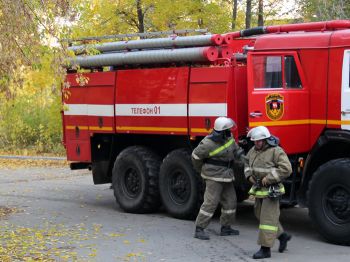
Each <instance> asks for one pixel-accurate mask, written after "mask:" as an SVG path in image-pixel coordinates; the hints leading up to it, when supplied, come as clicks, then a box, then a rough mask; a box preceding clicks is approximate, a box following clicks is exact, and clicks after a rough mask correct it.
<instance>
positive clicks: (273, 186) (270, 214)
mask: <svg viewBox="0 0 350 262" xmlns="http://www.w3.org/2000/svg"><path fill="white" fill-rule="evenodd" d="M247 136H248V137H250V139H251V140H252V141H254V145H255V146H254V147H253V148H251V149H250V151H249V152H248V154H247V156H246V163H245V166H244V173H245V176H246V178H247V179H248V180H249V181H250V182H251V183H252V184H253V186H252V188H251V189H250V191H249V194H251V195H253V196H255V205H254V213H255V216H256V217H257V219H258V220H259V238H258V245H260V246H261V248H260V250H259V251H258V252H256V253H255V254H254V255H253V258H254V259H261V258H268V257H271V247H272V246H273V244H274V242H275V239H276V238H278V239H279V241H280V245H279V249H278V250H279V252H281V253H282V252H283V251H284V250H285V249H286V247H287V242H288V241H289V240H290V239H291V236H290V235H289V234H287V233H285V232H284V231H283V228H282V226H281V224H280V222H279V216H280V201H279V197H280V196H281V195H282V194H284V193H285V191H284V187H283V184H282V183H281V181H282V180H283V179H285V178H287V177H288V176H289V175H290V174H291V172H292V167H291V164H290V162H289V159H288V157H287V155H286V153H285V152H284V151H283V149H282V148H281V147H279V146H278V144H279V140H278V138H276V137H274V136H271V134H270V132H269V130H268V129H267V128H266V127H264V126H258V127H255V128H253V129H251V130H250V131H249V132H248V135H247Z"/></svg>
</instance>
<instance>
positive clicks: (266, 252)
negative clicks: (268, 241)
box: [253, 246, 271, 259]
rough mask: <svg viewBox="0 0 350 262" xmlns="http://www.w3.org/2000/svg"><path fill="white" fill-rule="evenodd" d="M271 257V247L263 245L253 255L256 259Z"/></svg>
mask: <svg viewBox="0 0 350 262" xmlns="http://www.w3.org/2000/svg"><path fill="white" fill-rule="evenodd" d="M268 257H271V250H270V248H269V247H263V246H261V248H260V250H259V251H258V252H256V253H255V254H254V255H253V258H254V259H262V258H268Z"/></svg>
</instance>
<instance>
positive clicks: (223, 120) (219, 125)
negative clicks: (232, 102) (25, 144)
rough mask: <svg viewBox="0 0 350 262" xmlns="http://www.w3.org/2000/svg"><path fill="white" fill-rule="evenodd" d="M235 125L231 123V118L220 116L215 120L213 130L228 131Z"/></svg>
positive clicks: (233, 122)
mask: <svg viewBox="0 0 350 262" xmlns="http://www.w3.org/2000/svg"><path fill="white" fill-rule="evenodd" d="M235 125H236V123H235V121H233V120H232V119H231V118H227V117H223V116H221V117H218V118H217V119H216V120H215V123H214V130H215V131H223V130H226V129H230V128H232V127H233V126H235Z"/></svg>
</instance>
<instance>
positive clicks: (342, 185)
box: [308, 158, 350, 245]
mask: <svg viewBox="0 0 350 262" xmlns="http://www.w3.org/2000/svg"><path fill="white" fill-rule="evenodd" d="M308 206H309V215H310V217H311V219H312V221H313V222H314V223H315V226H316V228H317V229H318V231H319V233H320V234H321V235H322V236H323V237H324V238H325V239H326V240H328V241H330V242H332V243H335V244H341V245H349V244H350V159H349V158H341V159H334V160H331V161H329V162H327V163H325V164H323V165H322V166H320V167H319V168H318V169H317V170H316V172H315V173H314V175H313V177H312V180H311V181H310V187H309V191H308Z"/></svg>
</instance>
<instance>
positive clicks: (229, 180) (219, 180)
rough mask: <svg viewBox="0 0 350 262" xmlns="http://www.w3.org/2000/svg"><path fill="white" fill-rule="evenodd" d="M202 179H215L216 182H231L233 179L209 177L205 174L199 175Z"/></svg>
mask: <svg viewBox="0 0 350 262" xmlns="http://www.w3.org/2000/svg"><path fill="white" fill-rule="evenodd" d="M201 176H202V177H203V178H204V179H208V180H212V181H216V182H231V181H233V178H221V177H210V176H206V175H203V174H202V175H201Z"/></svg>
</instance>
